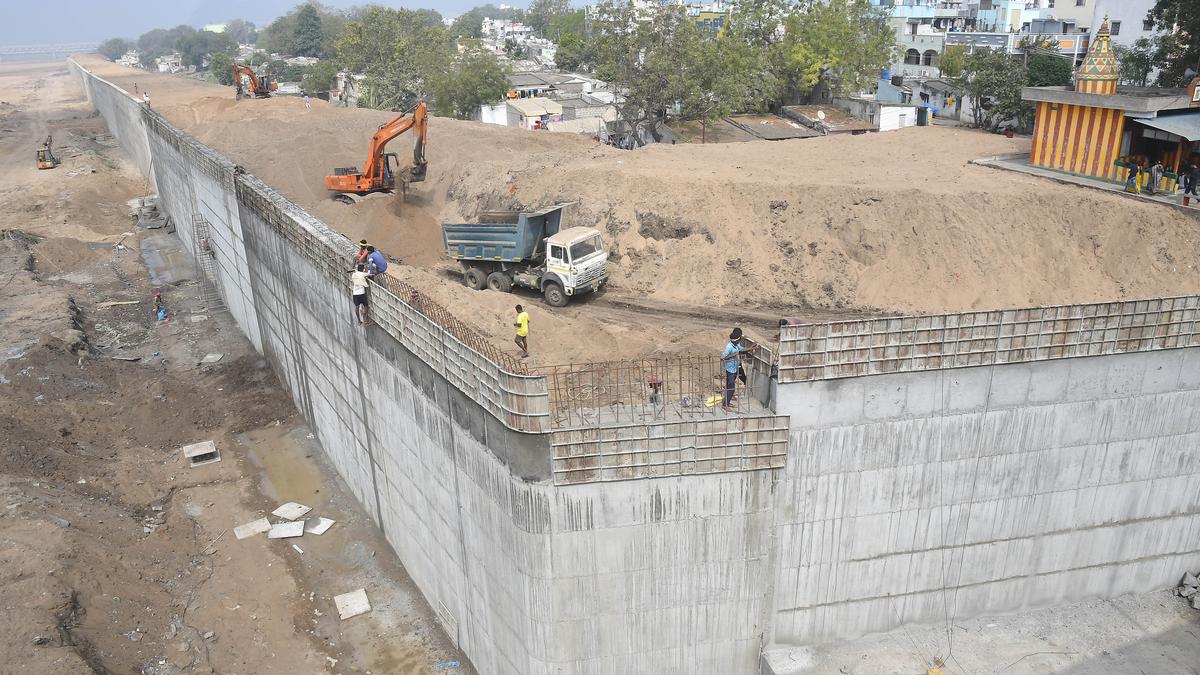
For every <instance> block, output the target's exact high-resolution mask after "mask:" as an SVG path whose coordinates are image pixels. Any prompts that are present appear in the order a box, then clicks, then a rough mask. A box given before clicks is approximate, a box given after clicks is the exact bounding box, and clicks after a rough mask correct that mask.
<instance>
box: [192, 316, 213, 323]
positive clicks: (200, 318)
mask: <svg viewBox="0 0 1200 675" xmlns="http://www.w3.org/2000/svg"><path fill="white" fill-rule="evenodd" d="M188 321H191V322H192V323H200V322H201V321H208V315H207V314H193V315H191V316H190V317H188Z"/></svg>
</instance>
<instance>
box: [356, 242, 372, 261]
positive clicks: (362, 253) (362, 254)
mask: <svg viewBox="0 0 1200 675" xmlns="http://www.w3.org/2000/svg"><path fill="white" fill-rule="evenodd" d="M370 254H371V252H370V251H368V250H367V240H366V239H363V240H362V241H360V242H358V255H356V256H354V264H355V265H359V264H362V265H366V264H367V256H368V255H370Z"/></svg>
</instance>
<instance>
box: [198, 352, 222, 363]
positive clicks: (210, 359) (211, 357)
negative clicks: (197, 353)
mask: <svg viewBox="0 0 1200 675" xmlns="http://www.w3.org/2000/svg"><path fill="white" fill-rule="evenodd" d="M224 357H225V355H224V354H222V353H220V352H213V353H212V354H206V355H205V356H204V358H202V359H200V363H202V364H204V363H216V362H217V361H220V360H221V359H222V358H224Z"/></svg>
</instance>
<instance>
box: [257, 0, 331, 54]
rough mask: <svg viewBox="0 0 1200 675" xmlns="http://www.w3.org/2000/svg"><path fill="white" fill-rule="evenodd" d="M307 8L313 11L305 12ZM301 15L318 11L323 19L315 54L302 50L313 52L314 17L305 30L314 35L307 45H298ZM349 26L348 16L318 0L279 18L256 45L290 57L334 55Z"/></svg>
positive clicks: (265, 31) (312, 0) (309, 38)
mask: <svg viewBox="0 0 1200 675" xmlns="http://www.w3.org/2000/svg"><path fill="white" fill-rule="evenodd" d="M306 7H307V8H310V10H305V8H306ZM301 12H304V13H305V14H306V15H309V16H310V17H311V12H316V15H317V18H319V19H320V22H319V23H320V26H319V27H320V39H319V40H317V41H316V43H317V45H318V47H317V48H316V51H315V53H314V54H307V53H305V54H302V53H301V50H305V51H312V50H313V44H312V41H311V32H312V26H313V25H314V24H313V22H312V20H311V18H309V19H306V22H307V23H308V27H307V28H306V29H305V30H306V31H308V33H310V35H309V36H308V37H307V38H306V40H307V42H306V43H305V44H300V43H298V42H297V30H299V20H300V14H301ZM345 24H346V15H345V14H344V13H343V12H341V11H339V10H335V9H332V8H329V7H325V6H324V5H321V4H320V3H318V2H316V1H315V0H309V1H308V2H305V3H303V4H301V5H298V6H297V7H296V8H295V9H293V10H292V11H290V12H288V13H287V14H285V15H283V16H281V17H279V18H277V19H275V20H274V21H272V22H271V23H270V24H269V25H268V26H267V27H266V28H264V29H262V31H260V32H259V34H258V39H257V40H256V41H255V46H256V47H258V48H259V49H262V50H265V51H267V52H270V53H274V54H285V55H288V56H317V55H323V56H333V55H335V53H336V50H335V48H334V43H335V42H336V40H337V36H338V34H339V33H340V32H341V30H342V27H343V26H345Z"/></svg>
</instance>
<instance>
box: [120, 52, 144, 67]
mask: <svg viewBox="0 0 1200 675" xmlns="http://www.w3.org/2000/svg"><path fill="white" fill-rule="evenodd" d="M138 56H139V54H138V50H136V49H130V50H129V51H127V52H125V53H124V54H123V55H121V58H119V59H117V63H118V64H120V65H122V66H128V67H130V68H137V67H138V66H139V65H140V64H141V61H140V59H139V58H138Z"/></svg>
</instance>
